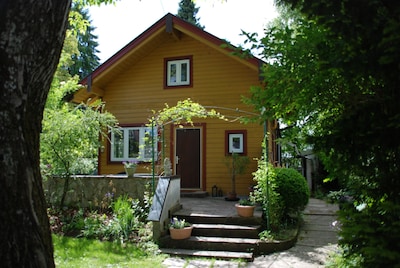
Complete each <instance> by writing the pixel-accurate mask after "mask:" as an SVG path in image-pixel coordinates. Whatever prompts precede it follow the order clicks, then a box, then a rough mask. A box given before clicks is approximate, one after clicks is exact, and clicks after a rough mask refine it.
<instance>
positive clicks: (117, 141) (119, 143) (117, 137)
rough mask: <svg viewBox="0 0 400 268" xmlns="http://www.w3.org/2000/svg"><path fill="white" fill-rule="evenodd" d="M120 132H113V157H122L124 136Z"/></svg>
mask: <svg viewBox="0 0 400 268" xmlns="http://www.w3.org/2000/svg"><path fill="white" fill-rule="evenodd" d="M122 135H123V133H121V134H114V144H113V145H114V150H113V154H114V155H113V156H114V158H122V157H124V137H123V136H122Z"/></svg>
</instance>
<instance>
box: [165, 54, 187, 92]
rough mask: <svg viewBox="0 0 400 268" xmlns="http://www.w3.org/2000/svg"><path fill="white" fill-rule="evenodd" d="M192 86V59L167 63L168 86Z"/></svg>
mask: <svg viewBox="0 0 400 268" xmlns="http://www.w3.org/2000/svg"><path fill="white" fill-rule="evenodd" d="M183 85H190V59H181V60H168V61H167V86H183Z"/></svg>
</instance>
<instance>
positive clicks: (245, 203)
mask: <svg viewBox="0 0 400 268" xmlns="http://www.w3.org/2000/svg"><path fill="white" fill-rule="evenodd" d="M239 205H241V206H249V207H250V206H254V202H253V201H252V200H250V199H240V200H239Z"/></svg>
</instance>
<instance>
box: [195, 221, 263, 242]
mask: <svg viewBox="0 0 400 268" xmlns="http://www.w3.org/2000/svg"><path fill="white" fill-rule="evenodd" d="M193 227H194V228H193V231H192V235H194V236H222V237H236V238H255V239H257V238H258V234H259V232H260V231H261V225H234V224H202V223H196V224H193Z"/></svg>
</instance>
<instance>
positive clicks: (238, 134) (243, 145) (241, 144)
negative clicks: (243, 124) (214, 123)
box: [225, 130, 247, 155]
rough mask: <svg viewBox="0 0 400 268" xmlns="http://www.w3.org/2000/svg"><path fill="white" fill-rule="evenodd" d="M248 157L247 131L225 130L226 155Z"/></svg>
mask: <svg viewBox="0 0 400 268" xmlns="http://www.w3.org/2000/svg"><path fill="white" fill-rule="evenodd" d="M233 153H236V154H241V155H247V131H246V130H225V154H226V155H229V154H233Z"/></svg>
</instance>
